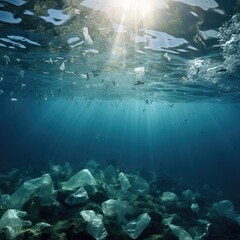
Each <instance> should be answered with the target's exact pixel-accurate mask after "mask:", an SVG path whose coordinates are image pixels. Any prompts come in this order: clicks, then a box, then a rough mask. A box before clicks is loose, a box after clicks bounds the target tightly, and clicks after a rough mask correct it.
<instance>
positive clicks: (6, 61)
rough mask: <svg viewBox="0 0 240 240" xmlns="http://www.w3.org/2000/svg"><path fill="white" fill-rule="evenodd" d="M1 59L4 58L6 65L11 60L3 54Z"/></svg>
mask: <svg viewBox="0 0 240 240" xmlns="http://www.w3.org/2000/svg"><path fill="white" fill-rule="evenodd" d="M3 59H4V61H5V64H6V65H8V64H9V63H10V62H11V61H10V58H9V56H7V55H4V56H3Z"/></svg>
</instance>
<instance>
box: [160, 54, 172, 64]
mask: <svg viewBox="0 0 240 240" xmlns="http://www.w3.org/2000/svg"><path fill="white" fill-rule="evenodd" d="M162 56H163V58H164V59H166V60H167V61H168V62H169V61H171V58H170V57H169V55H168V53H167V52H166V53H164V54H163V55H162Z"/></svg>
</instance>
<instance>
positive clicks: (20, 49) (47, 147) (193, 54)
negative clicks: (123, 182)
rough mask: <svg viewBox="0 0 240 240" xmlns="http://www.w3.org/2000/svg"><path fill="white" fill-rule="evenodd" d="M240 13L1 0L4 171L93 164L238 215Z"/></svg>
mask: <svg viewBox="0 0 240 240" xmlns="http://www.w3.org/2000/svg"><path fill="white" fill-rule="evenodd" d="M239 10H240V2H239V0H231V1H224V0H208V1H194V0H164V1H163V0H162V1H160V0H159V1H157V0H155V1H154V0H152V1H143V0H142V1H133V0H132V1H130V0H129V1H122V2H121V3H117V1H110V0H108V1H102V0H100V1H97V0H83V1H75V0H61V1H50V0H49V1H37V0H35V1H30V0H16V1H13V0H4V1H0V150H1V151H0V153H1V155H0V173H1V174H6V173H7V172H9V171H11V169H14V168H17V169H21V171H23V172H24V171H25V173H26V172H29V173H30V172H31V174H32V177H33V175H34V176H39V175H40V174H41V173H42V172H46V171H48V170H49V164H56V165H57V164H60V165H64V164H65V163H66V162H69V163H70V165H71V166H72V167H73V168H74V169H75V171H76V170H77V169H81V168H83V166H84V165H85V164H86V162H88V161H89V160H91V159H94V160H95V161H97V162H98V163H100V164H101V165H103V166H108V165H110V164H112V165H113V166H118V167H119V168H121V169H123V170H124V171H126V172H131V171H132V172H138V173H139V174H140V175H141V174H144V172H147V171H149V172H151V171H153V172H155V173H156V174H157V175H158V176H168V178H172V179H184V181H186V182H187V183H188V184H191V185H193V186H195V187H196V189H197V188H199V189H203V188H204V187H206V186H209V188H210V189H213V190H212V191H220V192H222V193H221V194H222V195H221V196H224V199H231V200H232V201H233V202H234V204H235V208H236V209H237V210H239V209H240V193H239V185H240V174H239V172H240V124H239V121H240V84H239V83H240V13H239ZM179 181H180V180H179ZM0 190H1V189H0ZM0 193H1V191H0ZM219 200H220V199H219Z"/></svg>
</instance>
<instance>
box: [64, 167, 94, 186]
mask: <svg viewBox="0 0 240 240" xmlns="http://www.w3.org/2000/svg"><path fill="white" fill-rule="evenodd" d="M96 184H97V183H96V180H95V179H94V177H93V176H92V174H91V173H90V171H89V170H88V169H83V170H81V171H79V172H78V173H76V174H75V175H74V176H72V177H71V178H70V179H69V180H68V181H67V182H65V183H64V184H63V186H62V188H63V189H75V188H78V187H83V186H85V185H96Z"/></svg>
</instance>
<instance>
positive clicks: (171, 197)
mask: <svg viewBox="0 0 240 240" xmlns="http://www.w3.org/2000/svg"><path fill="white" fill-rule="evenodd" d="M161 200H162V201H163V202H168V203H171V202H176V201H177V200H178V197H177V195H176V194H175V193H173V192H164V193H163V194H162V196H161Z"/></svg>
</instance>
